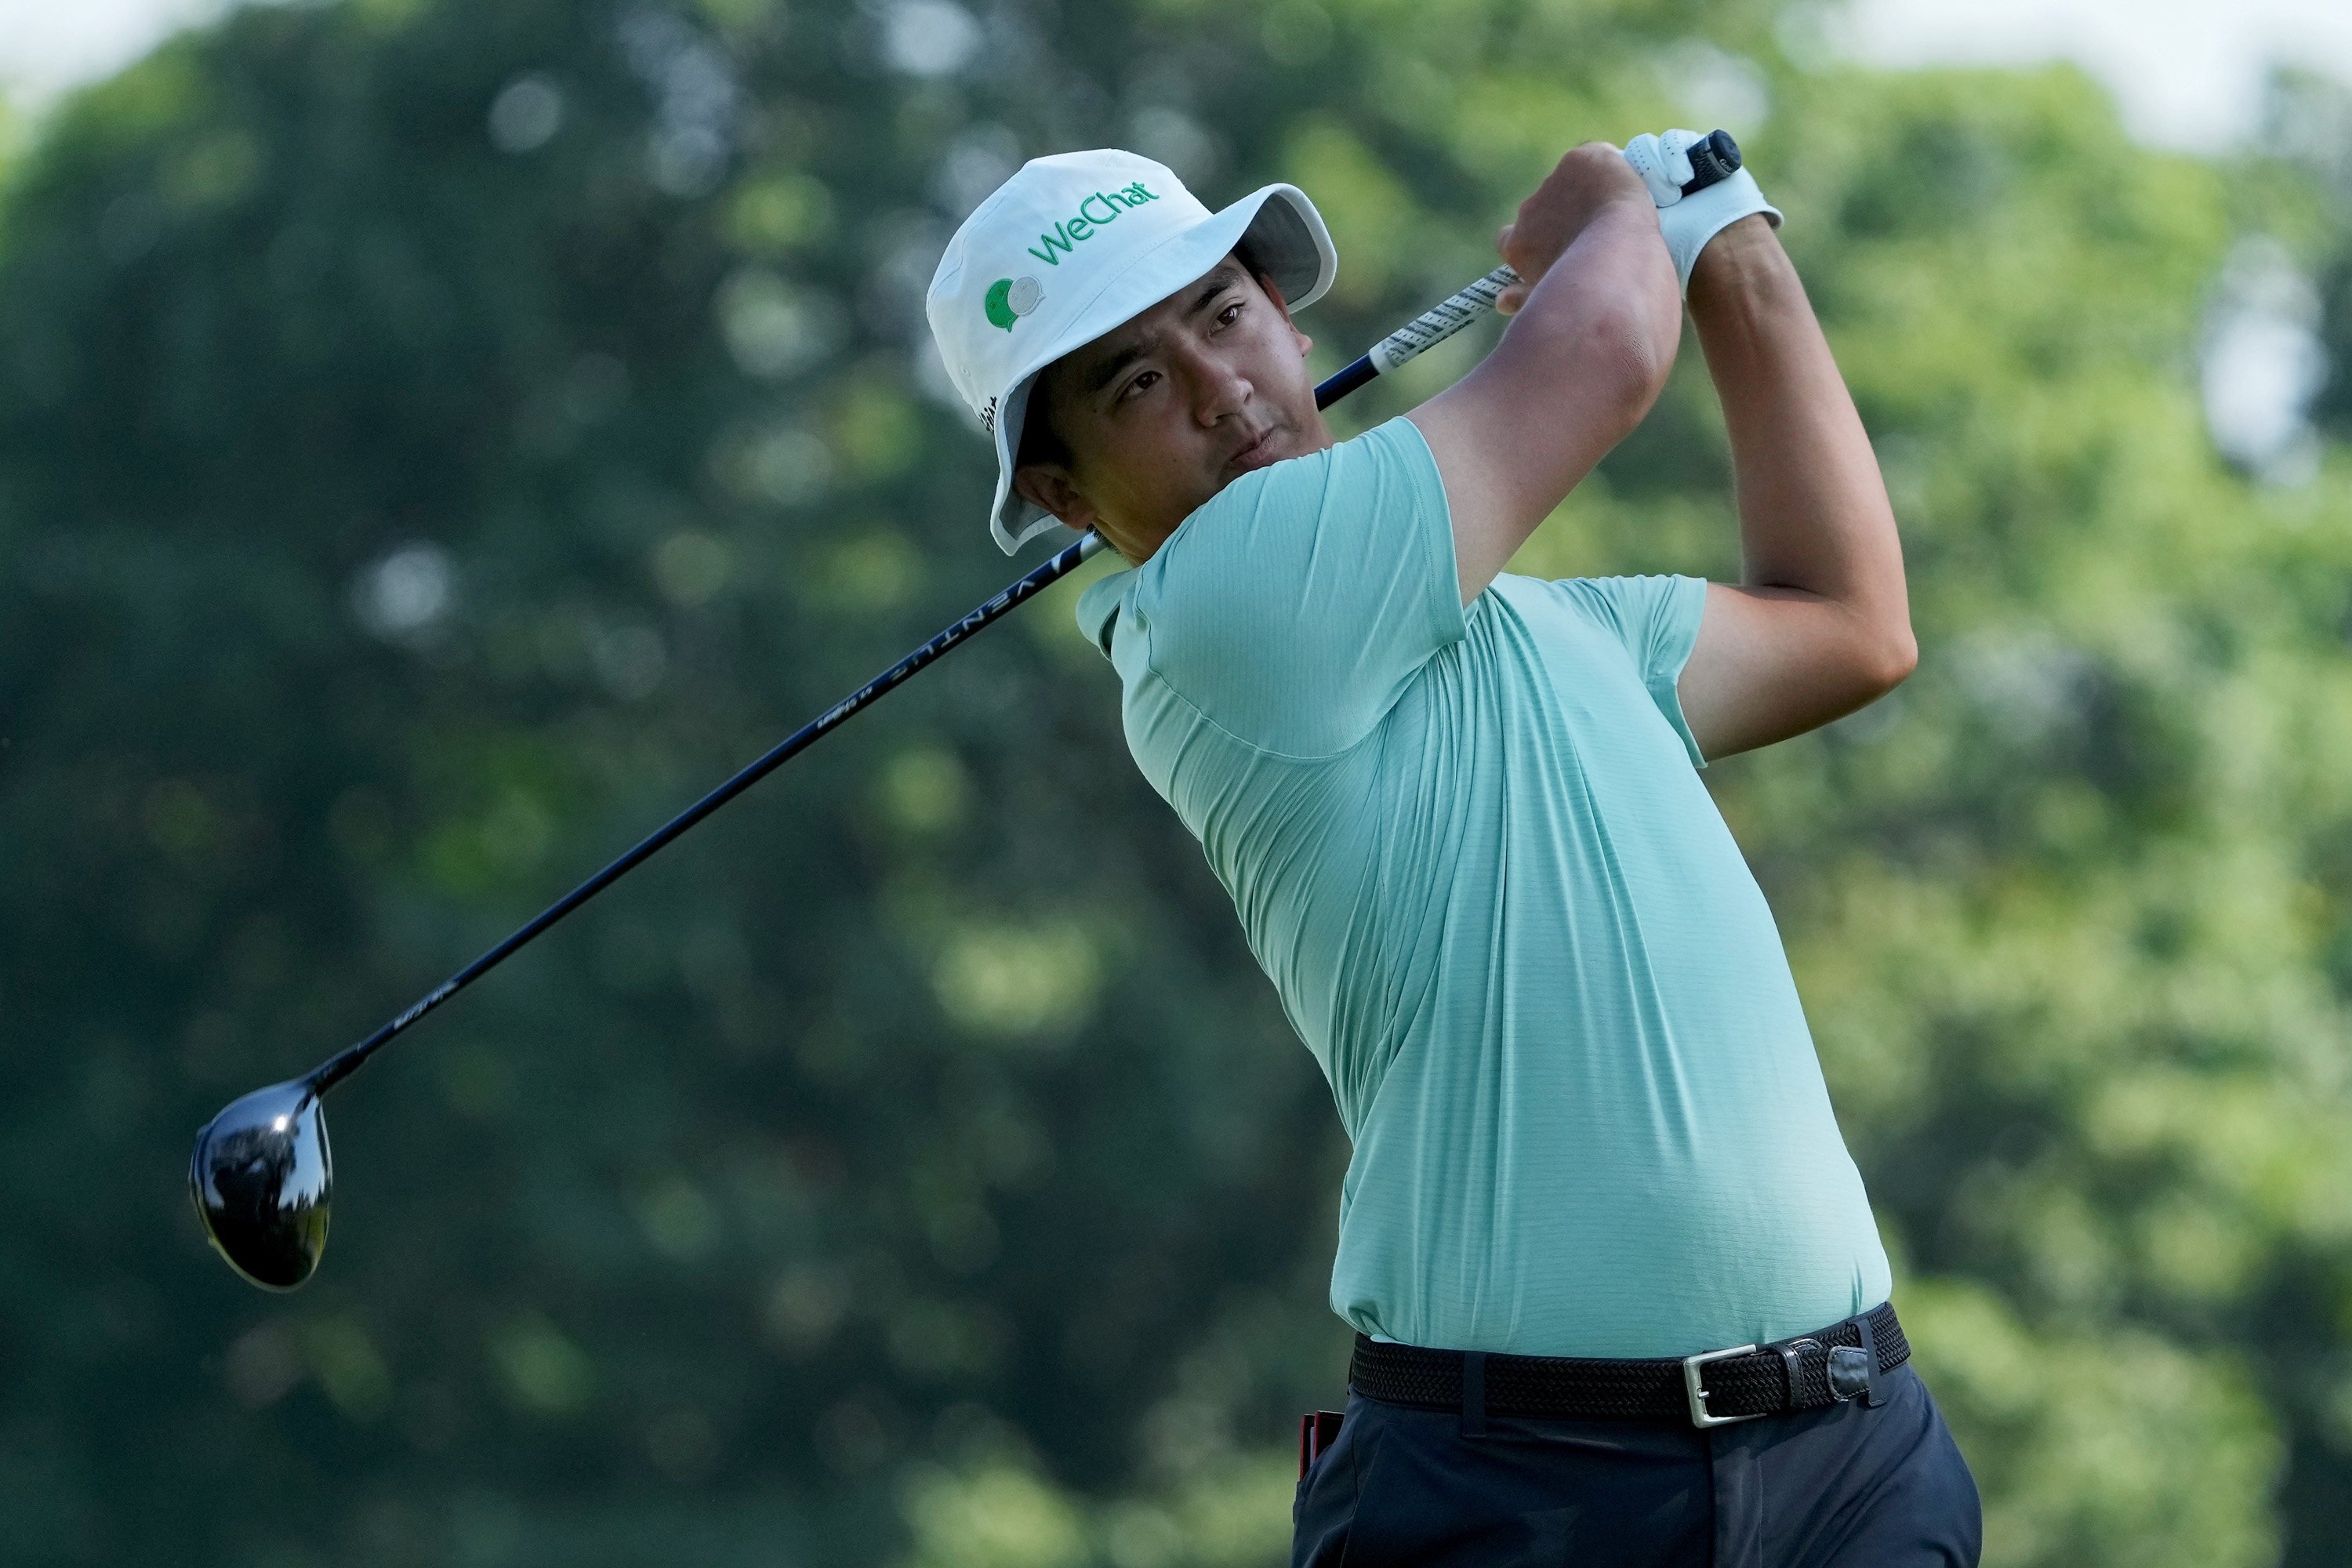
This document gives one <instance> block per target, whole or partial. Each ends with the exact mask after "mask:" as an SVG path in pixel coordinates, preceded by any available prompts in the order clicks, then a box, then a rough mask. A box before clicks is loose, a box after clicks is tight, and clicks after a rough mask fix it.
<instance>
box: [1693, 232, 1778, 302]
mask: <svg viewBox="0 0 2352 1568" xmlns="http://www.w3.org/2000/svg"><path fill="white" fill-rule="evenodd" d="M1787 264H1788V263H1787V258H1786V253H1785V252H1783V251H1782V250H1781V248H1780V237H1779V236H1778V235H1777V234H1775V233H1774V232H1773V230H1772V221H1771V219H1770V218H1769V217H1767V216H1765V215H1764V214H1762V213H1749V214H1748V216H1745V217H1741V218H1736V219H1734V220H1733V221H1732V222H1730V223H1728V224H1727V225H1725V226H1723V227H1722V228H1721V229H1719V230H1717V232H1716V234H1715V236H1714V237H1712V238H1710V239H1709V240H1708V241H1707V242H1706V247H1705V248H1703V249H1702V250H1700V252H1699V253H1698V259H1697V260H1696V262H1694V263H1693V264H1692V266H1691V279H1690V290H1689V296H1688V298H1689V301H1690V308H1691V310H1692V311H1693V312H1694V313H1696V312H1699V311H1702V310H1707V309H1708V308H1709V307H1710V306H1711V305H1713V304H1715V303H1717V301H1721V300H1727V299H1730V298H1732V297H1735V296H1737V295H1738V294H1740V293H1742V292H1744V291H1745V289H1746V288H1747V286H1748V284H1749V283H1751V282H1753V281H1756V280H1758V279H1761V278H1764V277H1768V276H1770V275H1771V274H1773V273H1775V272H1778V271H1779V270H1780V268H1783V267H1785V266H1786V265H1787Z"/></svg>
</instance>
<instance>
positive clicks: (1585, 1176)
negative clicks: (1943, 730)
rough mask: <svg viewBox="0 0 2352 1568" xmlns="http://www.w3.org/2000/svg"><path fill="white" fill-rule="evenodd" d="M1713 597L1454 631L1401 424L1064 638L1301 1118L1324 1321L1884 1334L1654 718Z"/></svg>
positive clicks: (1314, 468) (1611, 1349) (1557, 1349)
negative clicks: (1269, 990)
mask: <svg viewBox="0 0 2352 1568" xmlns="http://www.w3.org/2000/svg"><path fill="white" fill-rule="evenodd" d="M1705 594H1706V584H1704V583H1703V582H1701V581H1700V580H1699V579H1697V578H1695V577H1611V578H1597V579H1585V578H1579V579H1575V580H1571V581H1567V582H1549V583H1548V582H1538V581H1537V580H1535V579H1532V578H1528V577H1517V576H1510V575H1505V576H1500V577H1497V578H1496V580H1495V582H1494V584H1493V585H1492V586H1490V587H1489V588H1488V589H1487V590H1486V592H1485V593H1483V594H1481V595H1478V597H1477V598H1476V599H1475V600H1474V601H1473V602H1472V603H1471V604H1470V605H1468V606H1467V607H1466V608H1465V606H1464V605H1462V604H1461V602H1460V601H1461V593H1460V588H1459V584H1458V580H1457V579H1456V577H1455V575H1454V539H1453V524H1452V521H1451V518H1450V515H1449V513H1448V511H1447V508H1446V501H1445V492H1444V488H1443V486H1442V485H1441V483H1440V481H1439V479H1438V473H1437V465H1436V462H1435V460H1434V459H1433V458H1432V457H1431V456H1430V451H1429V447H1428V446H1427V444H1426V443H1425V442H1423V439H1422V437H1421V433H1420V431H1419V429H1418V428H1417V427H1416V426H1414V425H1413V424H1412V422H1411V421H1410V420H1406V419H1394V420H1391V421H1390V422H1389V423H1388V424H1386V425H1383V426H1381V427H1380V428H1378V429H1376V430H1373V431H1370V433H1368V434H1366V435H1363V436H1360V437H1357V438H1355V439H1354V440H1351V441H1346V442H1342V443H1340V444H1339V446H1337V447H1332V448H1331V449H1329V450H1328V451H1324V452H1318V453H1316V454H1313V455H1312V456H1309V457H1304V458H1292V459H1290V460H1288V461H1286V462H1281V463H1277V464H1275V465H1273V466H1272V467H1270V468H1263V469H1260V470H1258V471H1256V472H1254V473H1251V474H1247V475H1244V476H1243V477H1242V478H1240V479H1236V480H1234V482H1233V483H1232V484H1230V485H1228V486H1227V487H1226V488H1225V489H1223V490H1222V491H1220V492H1219V493H1218V494H1217V495H1216V496H1215V497H1214V498H1213V500H1210V501H1209V502H1208V504H1207V505H1205V506H1203V507H1202V508H1201V509H1200V510H1198V511H1196V512H1194V513H1193V514H1192V516H1191V517H1189V518H1187V519H1186V520H1185V521H1184V523H1183V524H1182V526H1181V527H1180V528H1178V529H1177V531H1175V533H1174V534H1172V535H1171V537H1170V538H1169V540H1168V542H1167V543H1165V544H1164V545H1162V546H1161V547H1160V551H1159V552H1158V553H1157V554H1155V555H1154V556H1152V558H1151V559H1150V561H1149V562H1147V563H1144V564H1143V565H1141V566H1139V567H1136V568H1134V569H1132V570H1129V571H1125V572H1120V573H1118V574H1114V575H1111V576H1108V577H1106V578H1104V579H1102V580H1101V581H1099V582H1097V583H1096V584H1094V585H1093V586H1091V587H1090V588H1088V589H1087V592H1086V594H1085V595H1083V596H1082V598H1081V600H1080V603H1079V606H1078V620H1079V624H1080V626H1082V627H1083V628H1084V629H1085V630H1086V632H1087V635H1088V636H1089V637H1092V638H1093V639H1094V640H1095V641H1096V643H1097V645H1098V646H1099V647H1102V648H1103V650H1104V651H1105V652H1106V653H1107V654H1108V656H1109V658H1110V660H1111V663H1112V664H1113V665H1114V666H1115V667H1116V668H1117V669H1118V677H1119V681H1120V685H1121V689H1122V718H1123V722H1124V727H1125V730H1126V734H1127V742H1128V746H1129V750H1130V751H1131V752H1133V753H1134V756H1135V760H1136V762H1137V763H1138V764H1139V766H1140V767H1141V769H1142V770H1143V773H1144V776H1145V777H1146V778H1148V779H1150V781H1151V784H1152V785H1153V787H1154V788H1156V789H1158V790H1159V792H1160V795H1162V796H1163V797H1165V798H1166V799H1167V801H1168V803H1169V804H1170V805H1172V806H1174V807H1175V808H1176V812H1177V814H1178V815H1179V816H1181V817H1182V818H1183V821H1184V823H1185V826H1188V827H1190V828H1191V829H1192V833H1193V834H1194V836H1195V837H1198V838H1199V839H1200V841H1201V847H1202V850H1203V851H1204V852H1205V853H1206V854H1207V857H1208V861H1209V865H1210V868H1212V869H1213V871H1214V872H1215V874H1216V877H1217V879H1218V880H1219V881H1220V882H1222V883H1223V884H1224V887H1225V889H1226V891H1227V892H1228V893H1230V894H1231V895H1232V897H1233V900H1234V909H1235V910H1236V911H1238V913H1239V914H1240V916H1241V921H1242V925H1243V927H1244V930H1245V931H1247V932H1248V936H1249V942H1250V946H1251V950H1252V951H1253V952H1255V954H1256V956H1257V959H1258V962H1259V963H1261V964H1262V965H1264V966H1265V972H1266V973H1267V974H1268V975H1269V976H1270V977H1271V978H1272V979H1273V981H1274V984H1275V989H1276V991H1277V992H1278V993H1279V994H1280V995H1281V998H1282V1005H1283V1007H1284V1009H1285V1011H1286V1012H1287V1014H1288V1015H1289V1017H1290V1021H1291V1024H1292V1025H1293V1026H1294V1027H1296V1028H1297V1031H1298V1034H1299V1037H1300V1038H1302V1039H1303V1040H1305V1041H1306V1043H1307V1049H1308V1050H1309V1051H1311V1052H1313V1053H1314V1056H1315V1059H1316V1060H1317V1061H1318V1063H1320V1064H1321V1066H1322V1068H1323V1073H1324V1076H1325V1078H1326V1079H1328V1080H1329V1082H1330V1085H1331V1093H1332V1097H1333V1098H1334V1100H1337V1101H1338V1104H1339V1117H1340V1120H1341V1121H1342V1122H1343V1123H1344V1124H1345V1125H1346V1128H1347V1131H1348V1136H1349V1139H1350V1140H1351V1141H1352V1142H1353V1144H1354V1152H1353V1157H1352V1158H1351V1160H1350V1162H1349V1167H1348V1174H1347V1180H1346V1184H1345V1186H1344V1187H1343V1189H1342V1191H1341V1195H1340V1205H1339V1252H1338V1256H1337V1258H1336V1259H1335V1261H1334V1263H1333V1267H1332V1273H1331V1306H1332V1308H1333V1310H1335V1311H1337V1312H1338V1313H1339V1315H1340V1316H1341V1317H1342V1318H1344V1319H1346V1320H1347V1321H1349V1323H1352V1324H1354V1325H1355V1326H1356V1327H1357V1328H1358V1329H1360V1330H1361V1331H1364V1332H1366V1333H1369V1334H1372V1335H1375V1336H1379V1337H1381V1338H1386V1339H1393V1340H1401V1341H1403V1342H1407V1343H1410V1344H1417V1345H1429V1346H1437V1347H1442V1348H1445V1349H1453V1350H1483V1351H1502V1352H1517V1353H1520V1354H1530V1355H1585V1356H1670V1355H1671V1356H1679V1355H1687V1354H1691V1353H1693V1352H1698V1351H1705V1350H1713V1349H1717V1348H1721V1347H1724V1346H1728V1345H1736V1344H1745V1343H1748V1342H1764V1341H1769V1340H1774V1339H1780V1338H1785V1337H1787V1336H1790V1335H1793V1334H1798V1333H1801V1332H1804V1331H1807V1330H1811V1329H1817V1328H1821V1327H1822V1326H1824V1325H1826V1324H1829V1323H1832V1322H1835V1321H1838V1320H1839V1319H1841V1318H1844V1317H1846V1316H1848V1315H1850V1314H1852V1313H1854V1312H1858V1311H1863V1310H1867V1309H1869V1308H1871V1307H1874V1306H1875V1305H1877V1304H1878V1303H1879V1302H1881V1301H1883V1300H1885V1299H1886V1296H1887V1291H1888V1289H1889V1283H1890V1282H1889V1278H1888V1272H1887V1265H1886V1257H1885V1251H1884V1250H1883V1249H1882V1247H1880V1245H1879V1239H1878V1233H1877V1228H1876V1226H1875V1225H1874V1222H1873V1220H1872V1218H1871V1213H1870V1205H1869V1202H1868V1200H1867V1199H1866V1198H1865V1197H1864V1193H1863V1186H1862V1178H1861V1176H1860V1174H1859V1173H1857V1172H1856V1171H1855V1169H1854V1165H1853V1159H1852V1158H1851V1157H1850V1156H1849V1155H1848V1154H1847V1152H1846V1148H1845V1143H1844V1140H1843V1137H1841V1135H1840V1134H1839V1131H1838V1127H1837V1122H1836V1120H1835V1118H1834V1117H1833V1116H1832V1112H1831V1110H1830V1101H1829V1094H1828V1090H1827V1089H1826V1088H1825V1086H1824V1085H1823V1083H1822V1072H1821V1064H1820V1062H1819V1060H1818V1058H1816V1056H1815V1054H1814V1051H1813V1044H1812V1037H1811V1033H1810V1032H1809V1031H1808V1029H1807V1027H1806V1025H1805V1016H1804V1012H1803V1010H1802V1008H1801V1006H1800V1005H1799V1004H1798V1000H1797V990H1796V985H1795V983H1794V982H1793V980H1792V979H1791V978H1790V973H1789V963H1788V958H1787V955H1786V953H1785V952H1783V951H1782V948H1781V945H1780V932H1779V931H1778V929H1777V928H1776V927H1775V926H1774V924H1773V921H1772V911H1771V910H1770V909H1769V908H1768V907H1767V906H1766V904H1765V901H1764V895H1763V893H1762V891H1761V889H1759V888H1758V887H1757V885H1756V879H1755V878H1754V876H1753V875H1752V874H1750V872H1749V871H1748V864H1747V862H1746V861H1745V860H1744V859H1743V858H1741V856H1740V853H1739V847H1738V844H1736V843H1735V842H1733V840H1732V837H1731V833H1730V830H1729V829H1728V828H1727V826H1725V825H1724V821H1723V817H1722V816H1721V814H1720V813H1718V812H1717V810H1716V808H1715V802H1714V800H1713V799H1712V797H1710V796H1709V795H1708V794H1707V792H1706V787H1705V786H1704V785H1703V784H1701V782H1700V780H1699V776H1698V772H1697V770H1698V769H1699V768H1701V767H1703V766H1705V765H1706V763H1705V760H1704V759H1703V758H1702V757H1701V756H1700V755H1699V751H1698V746H1697V743H1696V742H1695V741H1694V740H1693V739H1692V738H1691V733H1690V730H1689V727H1688V726H1687V725H1686V724H1685V722H1684V720H1683V715H1682V709H1681V704H1680V701H1679V700H1678V699H1677V698H1676V696H1675V679H1676V677H1677V676H1678V675H1679V674H1680V672H1681V670H1682V667H1683V662H1684V660H1685V658H1688V657H1689V655H1690V649H1691V644H1692V641H1693V639H1694V638H1695V637H1696V636H1697V633H1698V623H1699V615H1700V611H1701V608H1702V605H1703V603H1704V599H1705Z"/></svg>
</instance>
